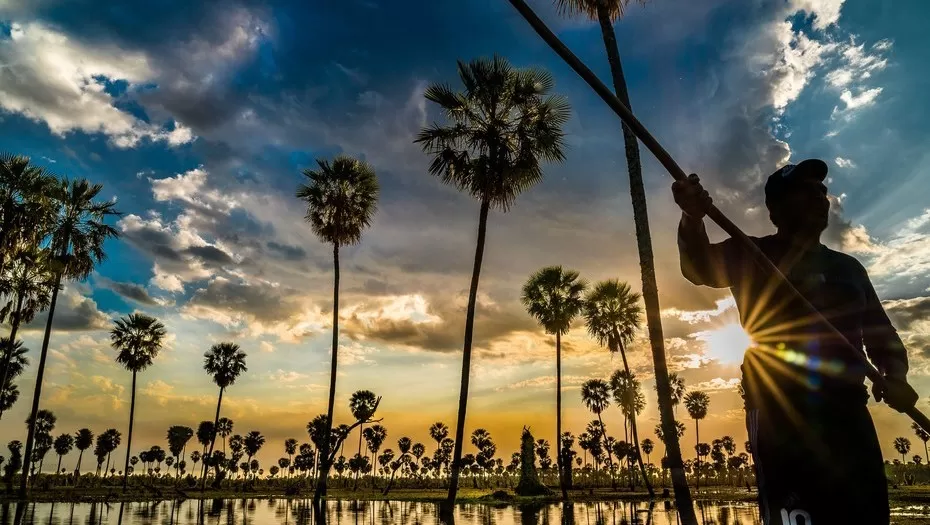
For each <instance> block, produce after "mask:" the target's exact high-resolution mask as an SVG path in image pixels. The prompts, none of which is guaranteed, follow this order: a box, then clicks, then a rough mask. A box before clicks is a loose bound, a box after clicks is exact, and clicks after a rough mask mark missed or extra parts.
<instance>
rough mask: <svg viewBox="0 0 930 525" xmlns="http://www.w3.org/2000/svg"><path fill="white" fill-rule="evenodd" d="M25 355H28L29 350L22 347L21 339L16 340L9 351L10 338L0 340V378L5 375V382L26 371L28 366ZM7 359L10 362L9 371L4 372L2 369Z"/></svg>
mask: <svg viewBox="0 0 930 525" xmlns="http://www.w3.org/2000/svg"><path fill="white" fill-rule="evenodd" d="M27 353H29V349H28V348H26V347H24V346H23V341H22V340H21V339H17V340H16V343H14V344H13V348H12V350H11V349H10V338H9V337H2V338H0V377H2V376H3V373H4V372H6V374H7V376H6V378H7V381H11V380H13V379H14V378H17V377H19V375H20V374H22V373H23V371H24V370H26V367H27V366H29V358H28V357H26V354H27ZM7 359H9V360H10V369H9V370H8V371H5V370H4V369H3V368H4V363H6V360H7Z"/></svg>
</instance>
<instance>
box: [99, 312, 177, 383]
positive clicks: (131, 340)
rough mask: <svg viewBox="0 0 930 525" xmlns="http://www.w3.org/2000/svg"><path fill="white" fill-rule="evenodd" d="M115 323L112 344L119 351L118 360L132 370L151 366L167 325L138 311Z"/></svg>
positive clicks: (139, 370) (165, 332)
mask: <svg viewBox="0 0 930 525" xmlns="http://www.w3.org/2000/svg"><path fill="white" fill-rule="evenodd" d="M114 325H115V326H114V327H113V330H111V331H110V344H111V345H112V346H113V348H115V349H116V351H117V354H116V362H117V363H119V364H121V365H123V366H124V367H125V368H126V370H129V371H130V372H141V371H143V370H145V369H146V368H148V367H149V366H151V365H152V361H153V360H154V359H155V357H156V356H157V355H158V351H159V350H161V345H162V341H163V340H164V338H165V334H167V331H166V330H165V325H163V324H161V322H159V321H158V319H155V318H154V317H151V316H149V315H145V314H138V313H136V314H129V315H127V316H126V317H122V318H120V319H117V320H116V321H114Z"/></svg>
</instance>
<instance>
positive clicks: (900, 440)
mask: <svg viewBox="0 0 930 525" xmlns="http://www.w3.org/2000/svg"><path fill="white" fill-rule="evenodd" d="M894 449H895V450H897V451H898V454H907V453H908V452H910V450H911V440H909V439H907V438H906V437H896V438H894Z"/></svg>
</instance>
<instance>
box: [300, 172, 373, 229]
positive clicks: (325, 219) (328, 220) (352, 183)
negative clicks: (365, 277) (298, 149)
mask: <svg viewBox="0 0 930 525" xmlns="http://www.w3.org/2000/svg"><path fill="white" fill-rule="evenodd" d="M316 162H317V165H318V166H319V167H318V169H315V170H312V169H305V170H304V171H303V174H304V176H305V177H306V178H307V181H306V183H305V184H301V185H300V186H299V187H298V188H297V198H298V199H301V200H303V201H304V202H306V203H307V214H306V217H305V220H306V221H307V222H308V223H309V224H310V227H311V228H312V229H313V233H315V234H316V235H317V236H318V237H319V238H320V239H321V240H323V241H324V242H327V243H330V244H334V245H336V246H346V245H350V244H357V243H358V242H359V241H360V240H361V239H362V232H363V231H364V230H365V228H367V227H368V226H370V225H371V219H372V217H374V214H375V211H376V210H377V208H378V192H379V188H378V178H377V177H376V176H375V170H374V169H373V168H372V167H371V165H370V164H368V163H367V162H364V161H361V160H358V159H353V158H352V157H348V156H345V155H339V156H337V157H336V158H335V159H333V161H332V162H331V163H330V162H329V161H328V160H322V159H318V160H317V161H316Z"/></svg>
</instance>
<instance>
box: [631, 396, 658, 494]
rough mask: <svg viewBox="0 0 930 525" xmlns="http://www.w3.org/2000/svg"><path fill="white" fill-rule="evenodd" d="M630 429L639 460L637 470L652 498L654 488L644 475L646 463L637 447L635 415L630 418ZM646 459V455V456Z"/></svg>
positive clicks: (637, 435) (637, 437)
mask: <svg viewBox="0 0 930 525" xmlns="http://www.w3.org/2000/svg"><path fill="white" fill-rule="evenodd" d="M630 429H631V430H632V431H633V443H635V444H636V448H635V449H634V450H636V459H637V461H638V462H639V472H640V474H642V475H643V483H645V484H646V490H648V491H649V497H650V498H652V497H654V496H655V495H656V493H655V490H653V488H652V482H651V481H649V477H648V476H647V475H646V465H645V463H643V454H642V451H640V449H639V434H638V433H637V431H636V415H635V414H634V415H633V417H631V418H630ZM647 460H648V457H647Z"/></svg>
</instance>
